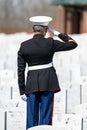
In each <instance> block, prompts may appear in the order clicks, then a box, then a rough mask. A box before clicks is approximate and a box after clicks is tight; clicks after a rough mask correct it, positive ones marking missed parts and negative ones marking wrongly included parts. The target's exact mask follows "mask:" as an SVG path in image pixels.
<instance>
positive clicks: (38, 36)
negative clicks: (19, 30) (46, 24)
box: [33, 34, 44, 38]
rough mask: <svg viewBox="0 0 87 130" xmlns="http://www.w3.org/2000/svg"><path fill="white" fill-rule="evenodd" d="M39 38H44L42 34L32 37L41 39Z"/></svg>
mask: <svg viewBox="0 0 87 130" xmlns="http://www.w3.org/2000/svg"><path fill="white" fill-rule="evenodd" d="M41 37H44V35H43V34H35V35H34V36H33V38H41Z"/></svg>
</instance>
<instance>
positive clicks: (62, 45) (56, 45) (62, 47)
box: [53, 40, 77, 52]
mask: <svg viewBox="0 0 87 130" xmlns="http://www.w3.org/2000/svg"><path fill="white" fill-rule="evenodd" d="M76 47H77V43H76V42H75V41H74V40H73V41H70V42H69V41H67V42H60V41H58V40H53V50H54V52H57V51H68V50H72V49H75V48H76Z"/></svg>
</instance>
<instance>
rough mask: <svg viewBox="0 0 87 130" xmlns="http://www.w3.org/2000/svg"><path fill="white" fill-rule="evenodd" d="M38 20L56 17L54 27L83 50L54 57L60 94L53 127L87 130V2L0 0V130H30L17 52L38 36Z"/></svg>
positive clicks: (56, 96)
mask: <svg viewBox="0 0 87 130" xmlns="http://www.w3.org/2000/svg"><path fill="white" fill-rule="evenodd" d="M35 15H46V16H51V17H52V18H53V21H52V22H50V26H51V27H52V28H54V29H55V30H57V31H60V32H63V33H68V34H69V35H70V36H71V37H72V38H74V39H75V41H76V42H77V44H78V47H77V48H76V49H74V50H72V51H66V52H58V53H55V55H54V59H53V64H54V66H55V68H56V73H57V76H58V78H59V83H60V87H61V92H60V93H56V94H55V97H54V113H53V126H56V127H58V130H87V57H86V55H87V0H0V130H25V128H26V102H24V101H22V100H21V98H20V95H19V88H18V82H17V52H18V50H19V47H20V44H21V42H23V41H25V40H28V39H30V38H32V36H33V32H32V23H30V22H29V18H30V17H32V16H35ZM48 36H50V34H49V32H48V33H47V37H48ZM53 38H54V39H57V40H59V38H58V37H55V36H53ZM25 74H27V68H26V72H25ZM59 127H60V128H59Z"/></svg>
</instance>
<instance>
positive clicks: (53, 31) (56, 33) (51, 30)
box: [48, 27, 60, 36]
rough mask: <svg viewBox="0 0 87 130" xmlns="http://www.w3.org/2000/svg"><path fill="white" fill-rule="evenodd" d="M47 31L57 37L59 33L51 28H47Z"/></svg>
mask: <svg viewBox="0 0 87 130" xmlns="http://www.w3.org/2000/svg"><path fill="white" fill-rule="evenodd" d="M48 30H49V31H50V32H51V33H53V34H54V35H55V36H58V35H59V34H60V32H58V31H56V30H54V29H53V28H51V27H48Z"/></svg>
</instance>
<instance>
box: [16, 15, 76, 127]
mask: <svg viewBox="0 0 87 130" xmlns="http://www.w3.org/2000/svg"><path fill="white" fill-rule="evenodd" d="M30 21H31V22H33V31H34V36H33V37H32V38H31V39H29V40H27V41H24V42H22V43H21V46H20V49H19V51H18V84H19V90H20V95H21V97H22V99H26V103H27V123H26V129H28V128H30V127H33V126H37V125H52V113H53V101H54V93H56V92H59V91H60V86H59V82H58V78H57V75H56V71H55V68H54V66H53V63H52V61H53V55H54V53H55V52H59V51H68V50H72V49H74V48H76V47H77V43H76V42H75V41H74V40H73V39H72V38H71V37H70V36H68V35H67V34H62V33H58V32H57V31H55V30H54V29H52V28H50V27H48V24H49V22H50V21H52V18H51V17H47V16H35V17H31V18H30ZM47 30H49V31H50V32H52V33H53V34H54V35H57V36H58V37H59V38H60V39H62V41H59V40H54V39H53V38H51V37H48V38H45V35H46V33H47ZM26 64H28V72H27V79H26V83H25V68H26Z"/></svg>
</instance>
